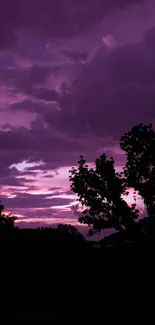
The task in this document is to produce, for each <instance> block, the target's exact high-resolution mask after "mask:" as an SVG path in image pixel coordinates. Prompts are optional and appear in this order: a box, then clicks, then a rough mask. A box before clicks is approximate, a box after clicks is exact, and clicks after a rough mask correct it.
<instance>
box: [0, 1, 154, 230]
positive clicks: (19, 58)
mask: <svg viewBox="0 0 155 325" xmlns="http://www.w3.org/2000/svg"><path fill="white" fill-rule="evenodd" d="M0 113H1V118H0V186H1V200H2V202H3V204H4V205H5V207H6V210H7V211H8V212H12V213H13V214H15V215H17V216H18V218H19V219H18V225H20V226H21V227H23V226H31V227H34V226H36V225H37V226H38V225H52V224H56V223H57V222H65V223H71V224H75V225H77V218H78V216H79V215H80V208H79V206H78V204H77V202H76V197H75V196H74V195H73V193H71V192H70V188H69V181H68V176H69V175H68V170H69V169H70V168H71V167H72V166H74V165H76V162H77V161H78V159H79V156H80V155H81V154H82V155H84V156H85V157H86V159H87V160H88V161H89V162H90V163H91V162H93V161H94V159H95V158H97V157H98V156H99V155H100V154H102V153H103V152H105V153H106V154H107V155H108V156H109V155H110V156H111V155H112V156H113V157H114V158H115V160H116V166H117V170H119V169H121V166H122V165H123V163H124V154H123V152H121V150H120V149H119V138H120V136H121V135H123V134H124V132H126V131H128V130H129V129H130V128H131V127H132V126H133V124H137V123H141V122H144V123H149V122H152V123H153V124H155V2H154V1H151V0H146V1H145V0H144V1H143V0H110V1H109V0H104V1H103V0H95V1H89V0H66V1H64V0H27V1H24V0H11V1H10V0H1V10H0ZM131 200H132V194H131V195H130V197H129V201H131Z"/></svg>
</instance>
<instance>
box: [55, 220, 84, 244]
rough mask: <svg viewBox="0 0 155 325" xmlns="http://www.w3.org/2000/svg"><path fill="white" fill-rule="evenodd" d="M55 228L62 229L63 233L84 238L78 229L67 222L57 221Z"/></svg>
mask: <svg viewBox="0 0 155 325" xmlns="http://www.w3.org/2000/svg"><path fill="white" fill-rule="evenodd" d="M57 230H59V231H62V232H63V233H66V234H70V235H72V236H73V237H75V238H77V239H81V240H84V237H83V235H82V234H81V233H80V232H79V230H78V229H77V228H76V227H75V226H72V225H70V224H69V225H67V224H62V223H59V224H58V226H57Z"/></svg>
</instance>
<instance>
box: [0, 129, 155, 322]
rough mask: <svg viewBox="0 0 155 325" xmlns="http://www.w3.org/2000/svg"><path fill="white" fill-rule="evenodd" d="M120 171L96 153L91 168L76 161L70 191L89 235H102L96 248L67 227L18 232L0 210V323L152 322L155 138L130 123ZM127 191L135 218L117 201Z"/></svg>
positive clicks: (124, 137) (126, 206)
mask: <svg viewBox="0 0 155 325" xmlns="http://www.w3.org/2000/svg"><path fill="white" fill-rule="evenodd" d="M120 145H121V148H122V149H123V150H124V151H125V153H126V165H125V167H124V169H123V171H122V172H121V173H117V172H116V171H115V168H114V160H113V158H110V159H108V158H107V157H106V155H104V154H103V155H101V156H100V157H99V158H98V159H97V160H96V162H95V168H94V169H92V168H89V167H88V166H87V164H86V161H85V159H84V158H83V157H82V156H81V158H80V161H79V163H78V168H73V169H72V171H71V173H70V181H71V189H72V190H73V191H74V192H75V193H76V194H77V195H78V198H79V202H80V203H81V204H82V205H83V207H84V211H83V213H82V215H81V217H80V218H79V221H80V222H81V223H83V224H86V225H88V226H89V228H90V231H89V233H90V235H92V234H94V233H95V234H97V233H100V232H101V231H103V230H105V229H106V230H107V229H109V233H110V231H111V230H113V231H114V233H113V234H112V235H109V236H108V237H106V238H103V240H101V241H100V242H99V245H98V247H95V246H94V245H93V241H91V240H90V241H87V240H86V239H85V238H84V237H83V236H82V235H81V233H80V232H79V231H78V230H77V229H76V228H75V227H74V226H71V225H58V227H57V228H37V229H19V228H18V227H16V224H15V219H16V218H15V217H12V216H6V215H5V213H4V207H3V205H1V206H0V247H1V255H0V256H1V286H0V290H1V291H0V292H1V312H0V321H1V324H4V323H6V324H7V323H8V322H10V324H14V323H15V324H16V323H19V324H20V323H22V324H24V323H25V324H28V323H33V324H34V323H35V324H36V323H38V324H53V323H59V324H65V323H66V324H73V323H78V324H79V323H84V324H87V323H88V324H89V323H93V324H100V323H103V324H110V323H111V322H112V323H113V322H115V323H116V322H117V321H119V323H121V324H126V323H128V322H130V323H131V322H133V323H134V322H136V323H144V322H145V323H147V322H148V321H149V320H155V312H154V292H155V286H154V282H155V280H154V279H155V266H154V262H155V259H154V257H155V221H154V220H155V219H154V218H155V132H154V131H153V129H152V125H148V126H147V125H143V124H140V125H137V126H135V127H133V128H132V130H131V131H130V132H128V133H126V134H125V135H124V136H123V137H122V138H121V141H120ZM130 188H133V189H134V191H135V192H137V193H138V194H139V195H140V196H141V198H142V199H143V201H144V204H145V208H146V215H145V217H143V218H142V216H141V215H140V213H139V210H138V207H137V205H136V201H135V204H133V205H132V206H129V205H128V204H127V203H126V201H125V200H124V199H123V198H122V195H124V196H125V195H128V191H129V189H130Z"/></svg>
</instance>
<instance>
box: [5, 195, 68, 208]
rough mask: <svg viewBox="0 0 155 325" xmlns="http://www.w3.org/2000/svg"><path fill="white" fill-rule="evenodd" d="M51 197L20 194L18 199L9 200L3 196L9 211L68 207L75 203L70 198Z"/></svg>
mask: <svg viewBox="0 0 155 325" xmlns="http://www.w3.org/2000/svg"><path fill="white" fill-rule="evenodd" d="M48 196H49V195H47V194H35V195H34V194H29V193H18V195H17V196H16V197H13V198H7V197H5V196H4V197H3V196H1V199H2V202H3V204H4V206H6V207H7V208H8V209H11V208H16V207H18V209H20V208H21V209H24V208H25V209H26V208H49V207H50V206H56V205H59V206H60V205H62V206H63V205H66V204H70V203H71V202H73V200H72V199H68V198H56V197H54V196H53V197H52V198H49V199H47V197H48Z"/></svg>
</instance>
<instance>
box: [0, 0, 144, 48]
mask: <svg viewBox="0 0 155 325" xmlns="http://www.w3.org/2000/svg"><path fill="white" fill-rule="evenodd" d="M133 3H143V0H130V1H129V0H112V1H109V0H105V1H102V0H96V1H92V2H90V1H88V0H78V1H77V0H67V1H63V0H52V1H51V0H46V1H44V0H27V1H22V0H12V1H10V0H1V10H0V31H1V32H0V47H1V48H7V47H11V46H13V45H14V43H15V37H16V35H17V34H16V33H17V31H20V30H21V29H22V31H23V30H24V31H26V32H29V34H30V35H33V34H34V35H35V36H38V37H39V38H40V37H44V38H45V37H47V38H49V37H71V36H74V35H75V34H78V33H81V32H84V31H86V30H88V29H90V28H92V27H93V26H94V25H95V24H97V23H99V22H100V21H101V20H102V18H103V17H104V16H105V15H106V14H107V13H108V12H109V11H112V10H114V9H117V8H123V7H124V5H126V4H128V5H131V4H133Z"/></svg>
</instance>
